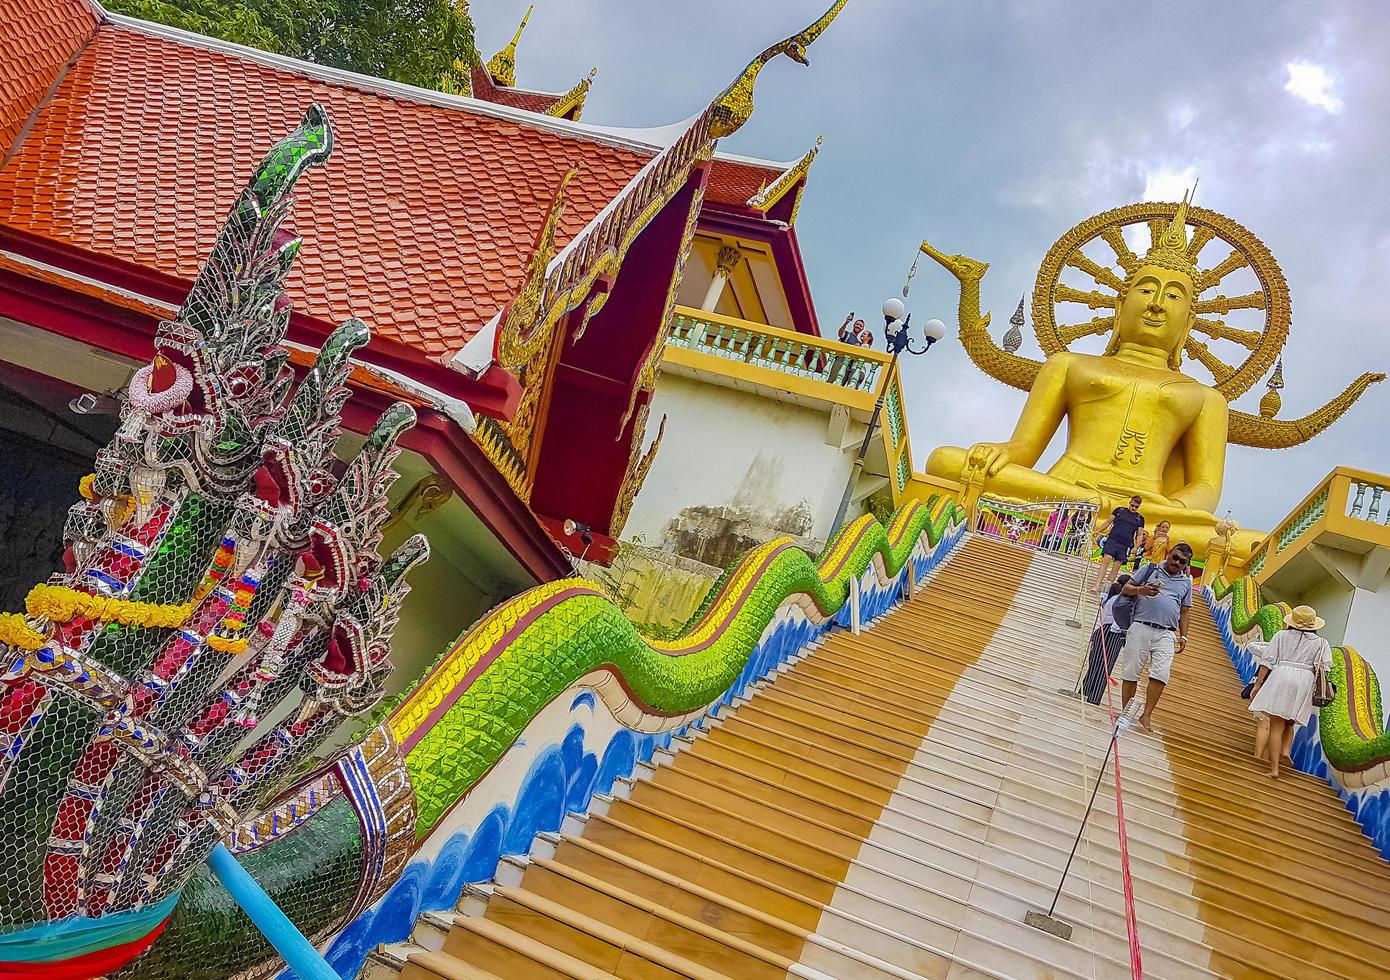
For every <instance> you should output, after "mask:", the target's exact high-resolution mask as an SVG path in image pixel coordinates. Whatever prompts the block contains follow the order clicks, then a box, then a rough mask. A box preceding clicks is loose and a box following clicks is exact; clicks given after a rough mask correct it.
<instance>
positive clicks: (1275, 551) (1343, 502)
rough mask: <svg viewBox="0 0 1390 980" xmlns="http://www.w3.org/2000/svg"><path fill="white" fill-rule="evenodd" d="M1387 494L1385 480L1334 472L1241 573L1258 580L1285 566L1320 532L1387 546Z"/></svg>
mask: <svg viewBox="0 0 1390 980" xmlns="http://www.w3.org/2000/svg"><path fill="white" fill-rule="evenodd" d="M1387 491H1390V476H1383V475H1381V474H1378V473H1371V472H1369V471H1367V470H1359V469H1355V468H1352V467H1347V466H1338V467H1336V468H1335V469H1333V470H1332V472H1330V473H1328V474H1327V476H1325V477H1323V479H1322V480H1321V481H1319V482H1318V484H1317V485H1316V486H1315V487H1313V489H1312V490H1310V491H1309V492H1308V494H1307V496H1305V497H1304V498H1303V499H1302V500H1301V501H1299V503H1298V505H1297V506H1296V507H1295V508H1293V510H1291V511H1290V512H1289V514H1288V516H1287V517H1285V518H1284V519H1283V520H1282V521H1280V522H1279V524H1278V525H1276V526H1275V528H1274V529H1273V530H1272V531H1270V533H1269V535H1268V536H1267V537H1266V538H1265V540H1264V541H1263V542H1261V544H1260V546H1259V547H1258V548H1256V549H1255V550H1254V552H1253V553H1251V555H1250V559H1249V561H1247V562H1246V564H1245V571H1246V574H1249V575H1252V576H1257V577H1260V578H1261V580H1263V578H1264V577H1265V575H1266V574H1267V573H1270V572H1273V571H1274V569H1275V568H1277V567H1280V566H1282V565H1284V564H1287V562H1288V561H1289V560H1290V559H1291V558H1292V557H1293V553H1296V552H1297V551H1299V550H1301V545H1300V542H1302V541H1303V540H1304V539H1305V538H1308V536H1309V535H1310V534H1313V533H1314V532H1318V533H1320V532H1321V531H1323V530H1331V531H1336V532H1338V533H1341V534H1346V535H1349V536H1351V537H1355V538H1359V539H1362V540H1368V541H1372V542H1373V543H1376V544H1386V543H1390V493H1387ZM1372 529H1377V530H1372ZM1296 546H1297V547H1296Z"/></svg>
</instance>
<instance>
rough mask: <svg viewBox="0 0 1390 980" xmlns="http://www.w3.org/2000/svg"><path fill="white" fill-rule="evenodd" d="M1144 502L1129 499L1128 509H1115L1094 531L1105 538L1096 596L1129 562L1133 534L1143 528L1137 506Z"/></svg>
mask: <svg viewBox="0 0 1390 980" xmlns="http://www.w3.org/2000/svg"><path fill="white" fill-rule="evenodd" d="M1143 502H1144V500H1143V498H1142V497H1140V496H1138V495H1137V494H1136V495H1135V496H1133V497H1130V498H1129V506H1128V507H1116V508H1115V512H1114V513H1113V514H1111V515H1110V516H1109V517H1107V518H1106V519H1105V520H1104V521H1103V522H1102V523H1101V525H1100V527H1099V528H1097V529H1096V536H1097V537H1100V536H1101V535H1104V536H1105V544H1104V545H1103V546H1102V548H1101V555H1102V560H1101V563H1100V580H1099V581H1097V582H1096V595H1100V594H1101V593H1102V592H1104V591H1105V590H1106V589H1107V588H1109V587H1110V582H1111V580H1112V579H1113V578H1115V576H1117V575H1119V574H1120V566H1122V565H1123V564H1124V563H1125V562H1126V561H1128V560H1129V553H1130V551H1131V550H1132V549H1133V548H1134V532H1135V531H1138V530H1139V529H1140V528H1141V527H1143V526H1144V515H1143V514H1141V513H1139V505H1140V504H1142V503H1143Z"/></svg>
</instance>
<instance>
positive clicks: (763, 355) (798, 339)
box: [667, 306, 889, 392]
mask: <svg viewBox="0 0 1390 980" xmlns="http://www.w3.org/2000/svg"><path fill="white" fill-rule="evenodd" d="M667 343H668V344H671V345H673V346H675V347H683V348H685V349H686V350H692V351H698V352H700V353H702V354H711V355H713V356H715V357H722V358H726V359H728V360H732V361H743V362H745V363H748V364H754V365H757V366H758V367H763V368H767V369H769V370H772V371H778V372H781V373H783V374H790V375H794V376H796V377H800V378H807V379H809V380H812V381H823V382H825V383H826V384H832V385H836V386H838V387H841V388H848V389H850V390H853V391H864V392H875V391H877V390H878V384H879V379H880V378H881V377H882V375H883V371H884V368H885V367H886V366H887V364H888V361H889V356H888V355H887V354H884V353H880V352H878V351H873V350H869V349H866V348H862V347H850V346H849V345H847V344H840V343H837V342H835V341H833V340H825V339H824V338H821V337H813V336H811V335H810V334H800V333H794V332H792V331H790V330H783V329H781V328H779V327H772V326H767V325H766V324H761V323H750V322H747V321H743V320H735V319H733V318H732V317H725V316H720V315H718V314H714V313H705V312H702V311H700V310H692V309H689V308H687V307H683V306H678V307H676V309H675V311H674V313H673V314H672V324H671V335H670V337H669V339H668V340H667Z"/></svg>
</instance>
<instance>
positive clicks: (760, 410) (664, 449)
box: [623, 374, 862, 567]
mask: <svg viewBox="0 0 1390 980" xmlns="http://www.w3.org/2000/svg"><path fill="white" fill-rule="evenodd" d="M663 414H665V415H666V416H667V421H666V437H665V440H664V441H663V442H662V444H661V450H660V452H658V453H657V457H656V461H655V462H654V463H653V465H652V468H651V471H650V472H649V473H648V474H647V480H646V483H645V484H644V485H643V487H642V490H641V492H640V493H639V494H638V495H637V499H636V500H635V501H634V502H633V507H632V513H631V515H630V517H629V518H628V522H627V526H626V527H625V528H624V530H623V537H624V538H625V539H632V538H634V537H636V536H638V535H640V540H641V542H642V543H643V544H645V545H648V546H650V547H655V548H661V549H663V550H668V551H677V552H678V553H680V554H684V555H686V556H687V557H690V558H694V559H696V560H697V561H702V562H705V563H706V564H710V565H715V566H719V567H722V566H723V565H724V564H726V562H727V560H728V558H729V557H734V556H731V555H729V554H728V553H727V552H728V551H730V550H738V551H741V550H744V549H740V548H737V546H736V543H734V542H733V541H732V538H733V537H736V536H737V535H738V534H739V533H742V534H746V536H748V537H749V538H751V539H755V540H753V543H758V542H760V541H765V540H769V539H770V538H772V537H776V536H777V535H778V534H791V535H793V536H794V537H800V538H803V539H811V540H810V541H808V543H812V542H815V541H824V539H825V537H826V535H827V534H828V532H829V530H830V523H831V521H833V520H834V518H835V508H836V507H837V506H838V504H839V502H840V495H841V493H842V492H843V491H844V486H845V481H846V480H848V479H849V474H850V469H851V466H852V462H853V460H852V453H849V452H844V451H842V450H841V449H840V448H839V447H838V446H833V445H827V444H826V439H827V435H828V429H829V421H830V420H829V416H828V413H826V412H822V411H817V410H814V409H809V408H802V407H800V406H798V405H793V404H788V403H784V402H779V401H775V400H773V399H770V398H765V397H761V396H759V395H756V394H753V393H751V392H744V391H738V390H735V389H732V388H724V387H720V386H718V385H714V384H705V383H703V382H700V381H696V380H693V379H690V378H686V377H682V376H679V375H673V374H663V375H662V376H661V378H660V380H658V381H657V386H656V396H655V399H654V401H653V404H652V411H651V415H650V417H649V422H648V428H649V431H648V433H647V439H648V440H650V439H652V438H654V436H655V430H656V427H657V425H659V424H660V421H661V416H662V415H663ZM857 512H862V507H861V508H859V509H858V511H857ZM702 525H704V526H709V527H712V528H714V529H715V530H714V535H713V537H712V538H711V539H710V540H709V541H708V542H706V543H704V544H703V545H701V544H699V543H693V539H695V538H698V537H699V530H698V529H699V527H700V526H702ZM731 528H732V530H731ZM745 547H746V546H745ZM701 552H703V553H701Z"/></svg>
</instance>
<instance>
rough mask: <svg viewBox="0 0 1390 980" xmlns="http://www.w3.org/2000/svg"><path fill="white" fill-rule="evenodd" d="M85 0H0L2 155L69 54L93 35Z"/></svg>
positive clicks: (0, 125)
mask: <svg viewBox="0 0 1390 980" xmlns="http://www.w3.org/2000/svg"><path fill="white" fill-rule="evenodd" d="M96 23H97V20H96V16H95V15H94V14H93V13H92V8H91V7H89V6H88V5H87V3H86V0H0V66H5V65H8V66H11V67H9V68H8V69H7V68H4V67H0V159H3V158H4V156H5V154H6V153H8V152H9V149H10V146H11V144H12V143H13V142H14V140H15V137H16V136H18V135H19V131H20V129H21V128H23V126H24V121H25V120H26V119H28V118H29V115H30V113H32V112H33V111H34V108H35V106H37V105H38V104H39V100H40V99H42V98H43V95H44V93H45V92H47V91H48V89H49V87H50V86H52V84H53V80H54V79H55V78H57V77H58V72H59V71H61V70H62V67H63V65H64V64H66V63H67V61H68V59H69V58H71V57H72V56H73V54H74V53H76V51H77V49H78V48H79V47H81V46H82V42H83V41H85V40H87V38H89V37H91V35H92V31H93V29H95V27H96Z"/></svg>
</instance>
